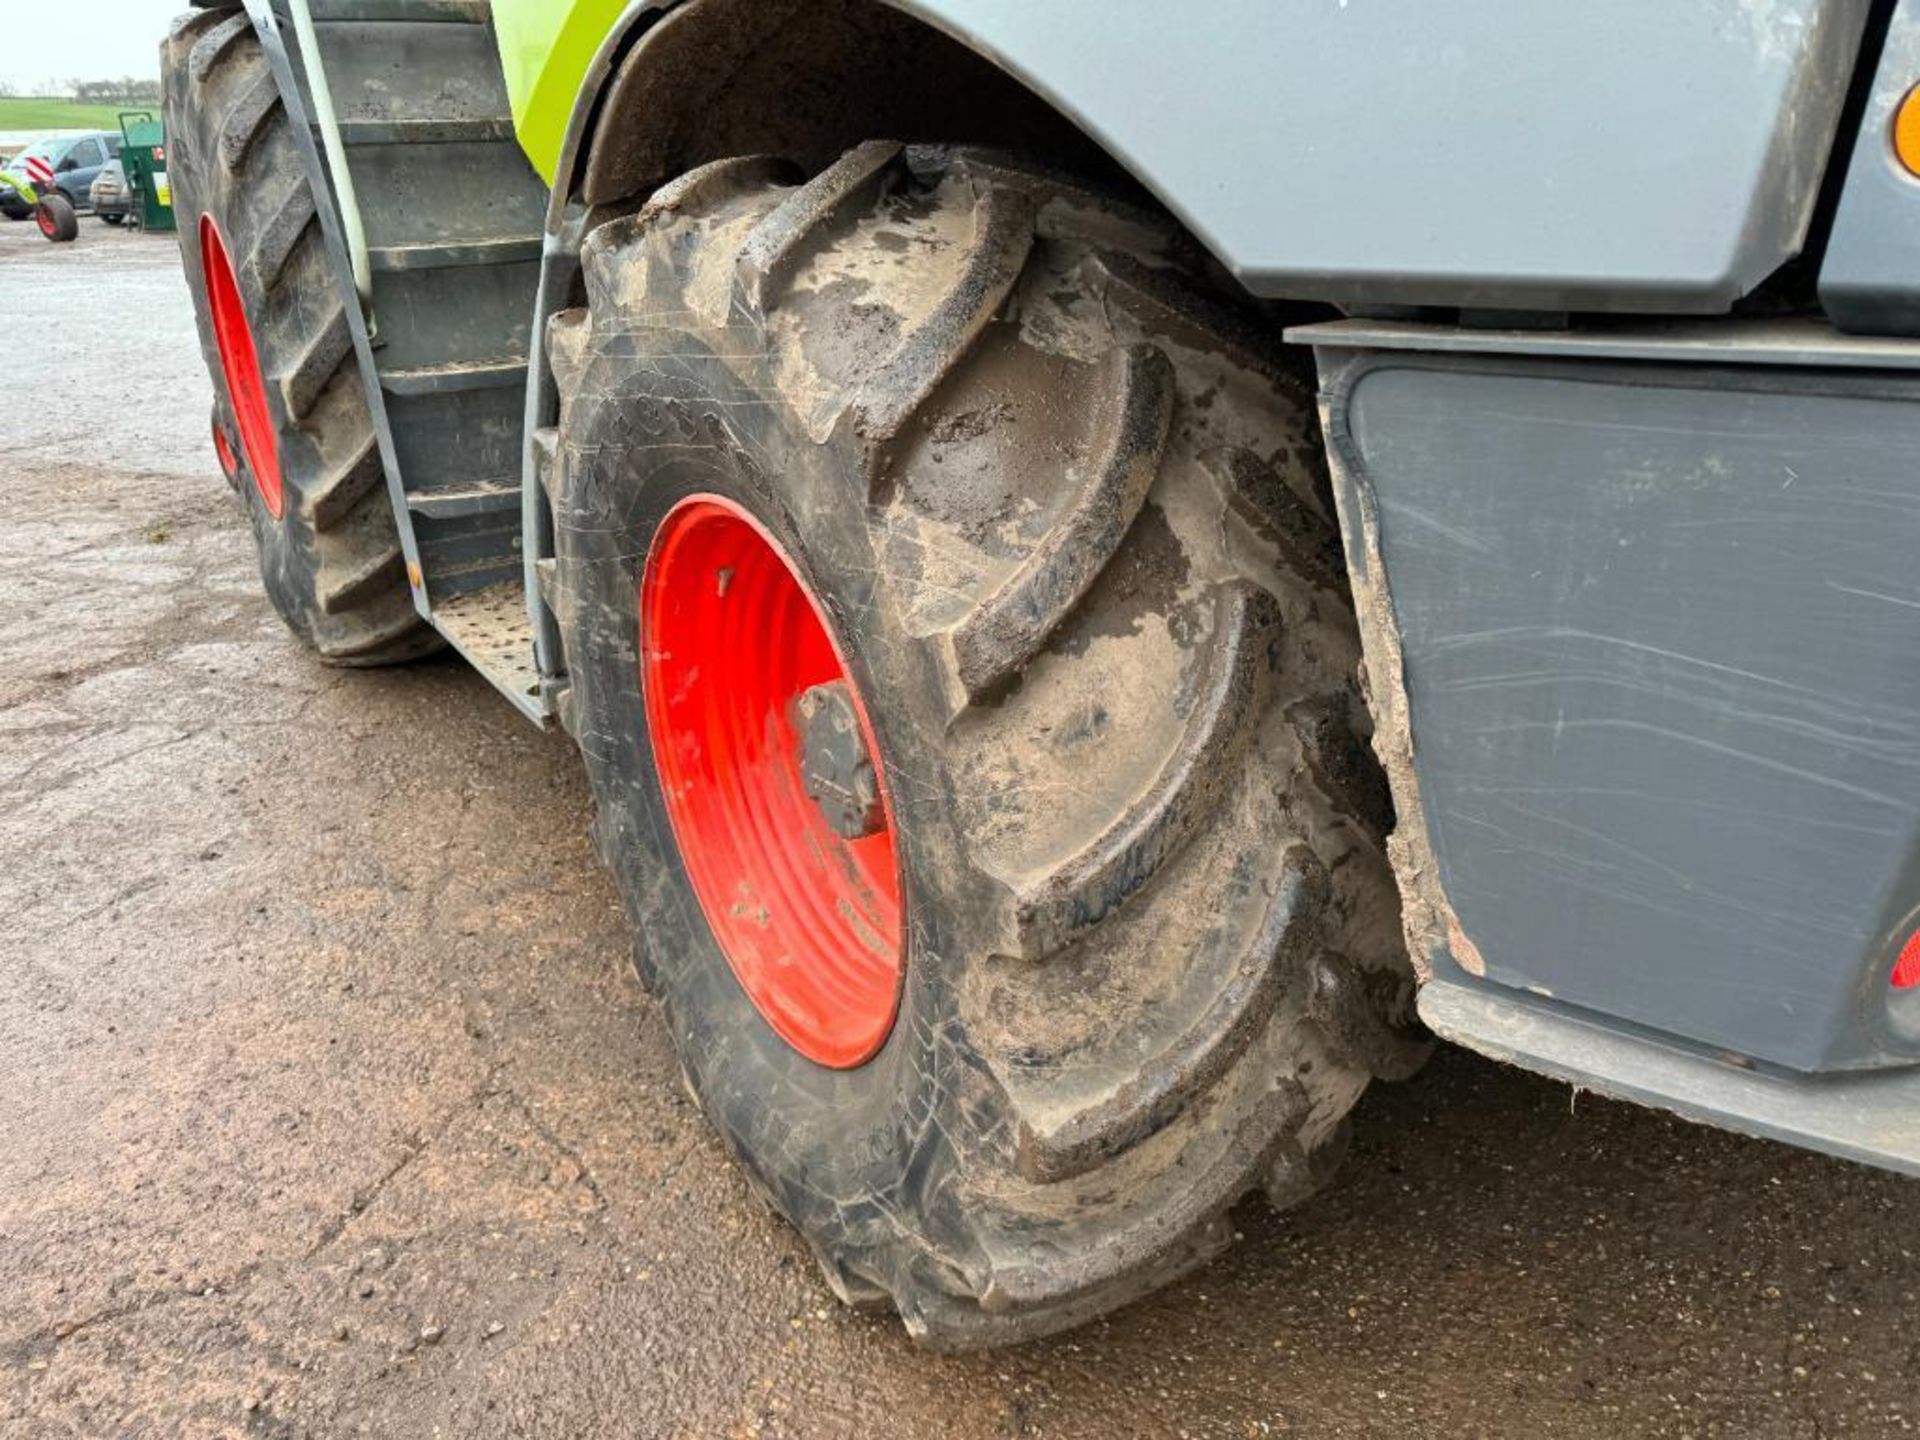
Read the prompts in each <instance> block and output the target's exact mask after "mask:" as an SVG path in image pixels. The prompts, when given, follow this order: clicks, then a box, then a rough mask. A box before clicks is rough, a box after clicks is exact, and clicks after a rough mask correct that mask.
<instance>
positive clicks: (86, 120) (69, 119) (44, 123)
mask: <svg viewBox="0 0 1920 1440" xmlns="http://www.w3.org/2000/svg"><path fill="white" fill-rule="evenodd" d="M132 108H135V109H144V108H148V107H144V106H135V107H132ZM151 108H152V109H153V110H154V111H155V113H158V111H159V107H158V106H157V105H156V106H153V107H151ZM119 128H120V107H119V106H118V105H76V104H74V103H73V102H72V101H71V100H36V99H34V98H32V97H31V96H0V130H118V129H119Z"/></svg>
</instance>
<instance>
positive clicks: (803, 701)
mask: <svg viewBox="0 0 1920 1440" xmlns="http://www.w3.org/2000/svg"><path fill="white" fill-rule="evenodd" d="M794 708H795V709H796V710H797V711H798V727H797V728H798V729H799V730H800V734H801V743H800V780H801V783H802V784H803V785H804V786H805V787H806V791H807V795H808V798H810V799H811V800H812V801H813V803H814V804H815V806H817V807H818V808H819V811H820V815H821V818H822V819H824V820H825V821H826V822H827V828H828V829H830V830H832V831H833V833H834V834H836V835H838V836H840V837H841V838H842V839H845V840H862V839H865V838H866V837H867V836H869V835H877V834H879V833H880V831H881V830H882V829H883V828H884V827H885V825H886V823H887V821H886V815H885V812H884V811H882V809H881V808H880V781H879V777H878V776H876V775H875V774H874V770H873V760H872V757H870V756H869V755H868V754H867V744H866V737H865V736H864V735H863V734H862V733H861V730H860V715H859V712H858V710H857V709H856V708H855V706H854V700H853V691H852V689H851V688H850V687H849V686H848V685H847V683H846V681H844V680H831V681H828V682H827V683H826V684H824V685H815V686H812V687H810V688H809V689H806V690H802V691H801V692H800V698H799V699H798V700H796V701H795V702H794Z"/></svg>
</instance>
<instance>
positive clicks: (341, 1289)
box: [0, 220, 1920, 1440]
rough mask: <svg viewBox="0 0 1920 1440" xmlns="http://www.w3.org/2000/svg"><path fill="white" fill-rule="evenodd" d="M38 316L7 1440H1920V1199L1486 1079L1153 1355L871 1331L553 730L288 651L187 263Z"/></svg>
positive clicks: (11, 999) (21, 533)
mask: <svg viewBox="0 0 1920 1440" xmlns="http://www.w3.org/2000/svg"><path fill="white" fill-rule="evenodd" d="M0 283H3V284H4V287H5V293H6V295H7V297H8V301H9V303H8V306H7V312H8V314H9V316H10V318H11V320H12V322H13V325H12V333H13V337H14V338H13V342H12V344H11V346H10V347H9V348H7V349H6V350H5V351H4V352H0V389H3V390H4V394H5V396H6V406H5V414H6V416H7V421H6V423H5V426H4V428H3V429H0V453H4V456H5V461H6V470H5V480H4V483H0V916H3V917H5V920H6V924H7V927H8V928H7V934H6V938H5V940H4V942H3V943H0V1433H4V1434H6V1435H8V1436H13V1435H18V1436H33V1437H40V1436H48V1435H89V1436H91V1435H139V1434H153V1435H166V1436H174V1435H220V1434H236V1435H238V1434H247V1435H251V1434H262V1435H315V1436H333V1435H355V1434H372V1435H381V1436H387V1435H428V1434H434V1435H440V1434H445V1435H475V1436H479V1435H485V1436H497V1435H540V1436H546V1435H552V1436H580V1435H598V1434H608V1435H615V1434H617V1435H646V1436H655V1435H658V1436H732V1435H761V1434H764V1435H802V1436H839V1435H866V1434H887V1435H898V1436H906V1437H933V1436H943V1437H944V1436H957V1437H963V1440H964V1437H988V1436H1101V1437H1111V1436H1117V1435H1135V1434H1142V1435H1169V1436H1181V1435H1184V1436H1196V1437H1197V1436H1234V1437H1247V1436H1264V1435H1301V1436H1360V1435H1381V1436H1427V1435H1433V1436H1443V1435H1444V1436H1451V1435H1461V1434H1474V1435H1501V1436H1526V1437H1535V1436H1619V1435H1697V1436H1707V1435H1727V1436H1762V1437H1766V1436H1792V1437H1809V1440H1811V1437H1824V1436H1842V1435H1866V1436H1872V1435H1880V1434H1895V1433H1906V1432H1908V1431H1910V1430H1911V1429H1912V1428H1913V1425H1914V1422H1915V1420H1916V1419H1920V1380H1917V1379H1916V1376H1917V1375H1920V1339H1916V1334H1915V1332H1914V1331H1913V1330H1911V1329H1909V1328H1908V1322H1909V1320H1910V1318H1911V1317H1912V1316H1913V1315H1914V1314H1915V1313H1916V1307H1915V1290H1916V1289H1920V1274H1916V1267H1915V1262H1914V1257H1913V1254H1912V1252H1911V1248H1910V1247H1911V1246H1912V1245H1913V1244H1914V1243H1915V1237H1916V1230H1917V1229H1920V1226H1917V1224H1916V1222H1920V1189H1916V1188H1914V1187H1912V1186H1909V1185H1907V1184H1906V1183H1904V1182H1902V1181H1899V1180H1897V1179H1895V1178H1893V1177H1891V1176H1888V1175H1884V1174H1880V1173H1877V1172H1875V1171H1871V1170H1866V1169H1862V1168H1857V1167H1854V1166H1849V1165H1846V1164H1842V1163H1839V1162H1836V1161H1831V1160H1826V1159H1822V1158H1819V1157H1816V1156H1812V1155H1805V1154H1800V1153H1797V1152H1794V1151H1791V1150H1788V1149H1784V1148H1781V1147H1778V1146H1774V1145H1769V1144H1764V1143H1760V1142H1756V1141H1748V1140H1742V1139H1738V1138H1735V1137H1733V1136H1729V1135H1723V1134H1720V1133H1717V1132H1714V1131H1709V1130H1701V1129H1694V1128H1691V1127H1688V1126H1685V1125H1682V1124H1680V1123H1678V1122H1675V1121H1671V1120H1669V1119H1666V1118H1664V1117H1661V1116H1658V1115H1654V1114H1649V1113H1645V1112H1641V1111H1637V1110H1634V1109H1631V1108H1628V1107H1624V1106H1617V1105H1612V1104H1608V1103H1606V1102H1604V1101H1600V1100H1596V1099H1593V1098H1591V1097H1584V1096H1576V1095H1574V1094H1572V1093H1571V1092H1569V1091H1568V1090H1566V1089H1565V1088H1563V1087H1560V1086H1557V1085H1553V1084H1550V1083H1547V1082H1545V1081H1542V1080H1539V1079H1535V1078H1533V1077H1530V1076H1527V1075H1524V1074H1521V1073H1519V1072H1517V1071H1512V1070H1507V1069H1503V1068H1501V1067H1499V1066H1496V1065H1493V1064H1490V1063H1488V1062H1485V1061H1482V1060H1479V1059H1477V1058H1475V1057H1472V1056H1469V1055H1466V1054H1464V1053H1461V1052H1458V1051H1443V1052H1442V1053H1441V1054H1440V1055H1439V1056H1438V1057H1437V1058H1436V1060H1435V1062H1434V1063H1433V1065H1432V1066H1431V1067H1429V1069H1428V1070H1427V1072H1426V1073H1425V1074H1424V1075H1423V1076H1421V1077H1420V1078H1419V1079H1418V1080H1416V1081H1414V1082H1413V1083H1411V1084H1408V1085H1403V1086H1398V1087H1391V1088H1386V1087H1382V1088H1377V1089H1376V1090H1375V1091H1373V1092H1372V1093H1371V1094H1370V1095H1369V1097H1368V1098H1367V1100H1366V1101H1365V1102H1364V1103H1363V1105H1362V1106H1361V1109H1360V1112H1359V1114H1358V1116H1357V1132H1358V1138H1357V1140H1356V1143H1355V1146H1354V1153H1353V1156H1352V1159H1351V1161H1350V1162H1349V1164H1348V1167H1347V1170H1346V1172H1345V1174H1344V1176H1343V1177H1342V1182H1341V1183H1340V1184H1338V1185H1337V1186H1336V1187H1335V1188H1334V1190H1333V1191H1332V1192H1331V1193H1329V1194H1326V1195H1324V1196H1323V1197H1322V1198H1320V1199H1318V1200H1316V1201H1315V1202H1313V1203H1311V1204H1309V1205H1308V1206H1306V1207H1305V1208H1303V1209H1301V1210H1298V1211H1296V1212H1294V1213H1292V1214H1290V1215H1288V1216H1287V1217H1285V1218H1284V1219H1279V1218H1275V1217H1273V1216H1271V1215H1269V1214H1267V1213H1266V1212H1265V1211H1264V1210H1263V1209H1262V1208H1261V1207H1260V1206H1259V1205H1257V1204H1256V1205H1249V1206H1248V1207H1247V1208H1246V1209H1245V1210H1244V1211H1243V1212H1242V1213H1241V1214H1240V1217H1239V1219H1240V1223H1241V1228H1242V1229H1243V1231H1244V1234H1245V1243H1244V1244H1243V1245H1241V1246H1240V1247H1239V1248H1238V1249H1237V1250H1236V1251H1235V1252H1234V1253H1232V1254H1231V1255H1230V1256H1229V1257H1228V1258H1227V1259H1226V1260H1224V1261H1223V1262H1222V1263H1220V1264H1218V1265H1217V1266H1215V1267H1214V1268H1213V1269H1211V1270H1209V1271H1207V1272H1205V1273H1204V1274H1202V1275H1200V1276H1198V1277H1196V1278H1194V1279H1192V1280H1190V1281H1189V1282H1187V1283H1185V1284H1182V1285H1180V1286H1178V1287H1176V1288H1174V1289H1172V1290H1170V1291H1168V1292H1166V1293H1164V1294H1162V1295H1159V1296H1157V1297H1155V1298H1153V1299H1151V1300H1149V1301H1147V1302H1145V1303H1143V1304H1141V1305H1138V1306H1136V1307H1134V1308H1133V1309H1131V1310H1129V1311H1127V1312H1125V1313H1123V1314H1121V1315H1119V1316H1118V1317H1116V1318H1114V1319H1112V1320H1111V1321H1108V1322H1106V1323H1103V1324H1098V1325H1095V1326H1092V1327H1090V1328H1088V1329H1085V1330H1083V1331H1080V1332H1078V1333H1076V1334H1073V1335H1070V1336H1067V1337H1065V1338H1063V1339H1060V1340H1057V1341H1053V1342H1049V1343H1046V1344H1042V1345H1036V1346H1032V1347H1029V1348H1026V1349H1023V1350H1019V1351H1014V1352H1010V1353H1002V1354H993V1355H986V1356H971V1357H961V1358H946V1357H937V1356H930V1355H926V1354H922V1353H920V1352H918V1351H916V1350H915V1349H914V1348H913V1347H912V1346H911V1345H910V1344H909V1343H908V1342H907V1340H906V1338H905V1336H904V1335H903V1334H902V1333H901V1332H900V1330H899V1329H898V1327H897V1325H896V1324H894V1323H893V1322H891V1321H889V1320H887V1319H884V1318H872V1317H866V1316H859V1315H854V1314H851V1313H847V1312H844V1311H842V1310H840V1309H839V1308H837V1307H836V1306H835V1304H834V1302H833V1301H832V1300H831V1299H830V1297H829V1296H828V1294H827V1292H826V1291H825V1289H824V1288H823V1287H822V1286H821V1285H820V1284H819V1283H818V1282H817V1281H816V1280H815V1278H814V1273H813V1270H812V1266H811V1264H810V1262H809V1261H808V1259H807V1257H806V1255H805V1252H804V1250H803V1248H802V1247H801V1245H800V1244H799V1243H798V1242H797V1241H796V1240H795V1239H794V1238H793V1237H792V1236H791V1235H790V1234H789V1233H788V1232H787V1231H786V1230H785V1229H784V1227H783V1226H782V1225H781V1224H780V1223H779V1222H778V1221H776V1220H775V1219H774V1218H772V1217H771V1216H770V1215H769V1214H768V1213H767V1212H766V1211H765V1210H764V1209H762V1208H761V1206H760V1205H759V1203H758V1202H757V1201H756V1200H755V1199H754V1198H753V1197H752V1196H751V1194H750V1193H749V1192H748V1190H747V1188H746V1186H745V1185H744V1183H743V1182H742V1181H741V1180H740V1178H739V1177H738V1176H737V1175H736V1174H735V1173H734V1171H733V1169H732V1168H731V1166H730V1165H729V1163H728V1161H727V1159H726V1157H725V1156H724V1155H723V1154H722V1153H721V1151H720V1148H719V1146H718V1144H717V1143H716V1142H715V1140H714V1138H713V1136H712V1135H711V1134H710V1133H709V1132H708V1130H707V1128H706V1126H705V1125H704V1124H703V1123H702V1121H701V1119H700V1117H699V1116H698V1115H697V1114H696V1113H695V1112H694V1111H693V1109H692V1107H691V1105H690V1104H689V1102H688V1101H687V1099H686V1098H685V1095H684V1093H683V1091H682V1089H681V1087H680V1082H679V1078H678V1072H677V1070H676V1067H675V1064H674V1060H673V1055H672V1051H671V1049H670V1047H669V1045H668V1041H667V1035H666V1033H665V1030H664V1027H663V1026H662V1024H661V1021H660V1017H659V1015H658V1014H657V1013H656V1011H655V1009H654V1007H653V1005H652V1004H651V1003H650V1002H649V1001H648V999H647V998H646V997H645V996H644V995H642V994H641V992H640V991H639V989H638V987H637V986H636V985H635V983H634V981H633V977H632V975H631V973H630V970H629V966H628V959H627V940H626V937H625V934H624V931H623V925H622V921H621V919H620V916H619V914H618V912H617V910H616V906H615V902H614V898H613V895H612V892H611V889H610V888H609V886H608V884H607V882H606V880H605V879H604V878H603V877H602V875H601V874H600V872H599V870H598V869H597V868H596V866H595V864H594V861H593V859H592V857H591V855H590V853H589V851H588V847H587V843H586V840H585V837H584V826H585V822H586V814H587V802H586V794H585V789H584V786H583V785H582V782H581V775H580V767H579V765H578V763H577V761H576V758H575V757H574V755H573V754H572V753H570V751H569V748H568V743H567V742H566V740H565V739H564V737H561V736H548V735H542V734H538V733H536V732H534V731H533V730H532V729H530V728H528V727H527V726H526V725H524V724H523V723H522V722H521V721H520V720H518V719H517V718H516V717H515V716H514V715H513V714H512V713H511V712H510V711H509V710H508V708H507V706H506V705H505V704H504V703H503V702H501V701H500V700H498V699H497V698H496V697H495V696H494V695H493V693H492V692H491V691H490V690H489V689H488V687H487V686H486V685H485V684H484V683H483V682H481V681H480V680H478V679H477V678H475V677H474V676H473V675H471V674H468V673H467V672H465V671H464V670H463V669H462V668H461V667H460V665H459V664H457V663H454V662H451V661H444V662H433V663H428V664H424V665H420V666H417V667H414V668H412V669H409V670H406V671H403V672H385V673H373V674H354V673H344V672H338V671H328V670H324V669H321V668H320V667H319V666H317V665H315V664H313V663H312V662H311V661H310V660H309V659H308V658H307V657H306V656H305V655H304V654H303V653H302V652H301V651H300V650H299V649H298V648H297V647H296V646H295V645H294V644H293V643H292V642H291V641H290V640H289V639H288V638H287V637H286V636H285V635H284V634H283V632H282V631H281V629H280V627H279V625H278V623H277V621H276V620H275V619H274V617H273V616H272V614H271V613H270V612H269V610H268V608H267V606H266V603H265V601H264V600H263V599H262V598H261V596H260V594H259V591H258V588H257V585H256V582H255V578H254V575H253V573H252V565H253V557H252V549H251V545H250V542H249V538H248V535H247V531H246V527H245V524H244V522H243V520H242V517H241V515H240V513H239V511H238V510H237V508H236V507H235V505H234V502H233V501H232V499H231V497H230V495H229V494H228V492H227V491H226V489H225V487H224V486H223V485H222V484H221V482H220V479H219V475H218V472H217V470H216V468H215V466H214V462H213V457H212V454H211V449H210V446H209V444H208V442H207V438H206V427H207V404H208V390H207V382H206V377H205V376H204V374H203V373H202V371H201V368H200V360H199V356H198V353H197V348H196V345H195V342H194V336H193V326H192V320H191V316H190V313H189V310H188V306H187V299H186V294H185V291H184V289H183V286H182V284H181V279H180V271H179V265H178V261H177V258H176V256H175V253H174V249H173V246H172V244H171V243H170V240H169V239H168V238H166V237H158V236H156V237H147V236H140V235H131V234H120V233H118V232H113V231H109V230H107V229H106V228H105V227H104V226H101V225H99V224H98V223H96V222H93V221H91V220H83V221H82V238H81V240H80V241H79V242H78V243H76V244H74V245H70V246H65V247H52V246H48V245H47V244H45V243H44V242H43V241H42V240H41V239H40V237H39V235H38V233H37V232H36V231H34V230H33V229H32V228H31V227H29V226H26V225H8V224H4V223H0ZM36 316H46V317H48V321H47V322H46V323H36V322H35V320H34V317H36Z"/></svg>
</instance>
